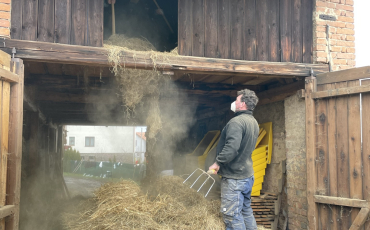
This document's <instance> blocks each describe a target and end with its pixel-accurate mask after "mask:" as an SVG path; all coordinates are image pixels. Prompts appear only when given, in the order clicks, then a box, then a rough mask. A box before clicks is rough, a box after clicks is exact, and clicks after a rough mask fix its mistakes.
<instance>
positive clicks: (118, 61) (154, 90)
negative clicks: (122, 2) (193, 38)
mask: <svg viewBox="0 0 370 230" xmlns="http://www.w3.org/2000/svg"><path fill="white" fill-rule="evenodd" d="M104 44H105V45H104V47H105V48H106V49H107V50H108V61H109V62H110V63H111V64H112V72H113V73H114V74H115V76H116V78H117V80H118V82H119V89H120V93H121V97H122V103H123V104H124V106H125V107H126V117H127V118H130V117H131V116H133V115H134V114H135V108H136V106H137V105H139V104H143V103H144V102H147V104H148V105H149V108H150V109H149V111H147V114H148V117H147V118H146V122H147V125H149V126H150V127H151V128H150V129H149V133H148V137H149V138H155V136H156V135H157V133H158V132H160V130H161V128H162V121H161V115H160V108H159V98H160V94H161V91H160V88H161V86H163V85H164V84H166V81H168V80H170V78H169V77H165V76H164V75H163V74H162V73H161V72H159V71H157V68H160V66H159V65H158V64H157V63H158V61H160V62H162V63H167V62H168V60H169V58H170V57H171V56H176V55H178V53H177V49H174V50H173V51H171V52H170V53H168V52H158V51H156V49H155V47H154V46H153V45H152V44H151V43H150V42H149V41H148V40H146V39H144V38H128V37H126V36H124V35H122V34H116V35H112V36H111V37H110V38H109V39H108V40H106V41H104ZM127 51H130V54H131V55H132V58H133V59H134V60H135V57H136V55H137V54H139V53H140V54H141V55H144V56H145V57H147V58H148V59H150V60H151V61H152V64H153V66H154V68H153V70H143V69H130V68H125V58H124V55H122V54H125V55H128V54H127ZM148 98H149V100H147V99H148Z"/></svg>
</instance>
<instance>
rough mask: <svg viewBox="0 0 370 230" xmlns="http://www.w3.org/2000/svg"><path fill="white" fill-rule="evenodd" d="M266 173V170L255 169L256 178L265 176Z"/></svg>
mask: <svg viewBox="0 0 370 230" xmlns="http://www.w3.org/2000/svg"><path fill="white" fill-rule="evenodd" d="M265 174H266V172H265V170H261V171H258V172H256V171H254V179H256V178H260V177H261V176H264V175H265Z"/></svg>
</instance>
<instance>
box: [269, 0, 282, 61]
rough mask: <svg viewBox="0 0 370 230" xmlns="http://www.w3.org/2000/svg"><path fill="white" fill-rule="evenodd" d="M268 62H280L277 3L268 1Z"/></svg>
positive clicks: (274, 0)
mask: <svg viewBox="0 0 370 230" xmlns="http://www.w3.org/2000/svg"><path fill="white" fill-rule="evenodd" d="M268 8H269V12H268V26H269V58H268V60H269V61H280V43H279V25H280V24H279V19H280V18H279V13H280V12H279V1H276V0H270V1H269V4H268Z"/></svg>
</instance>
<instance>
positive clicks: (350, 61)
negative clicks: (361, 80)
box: [348, 60, 356, 66]
mask: <svg viewBox="0 0 370 230" xmlns="http://www.w3.org/2000/svg"><path fill="white" fill-rule="evenodd" d="M348 65H350V66H356V61H355V60H348Z"/></svg>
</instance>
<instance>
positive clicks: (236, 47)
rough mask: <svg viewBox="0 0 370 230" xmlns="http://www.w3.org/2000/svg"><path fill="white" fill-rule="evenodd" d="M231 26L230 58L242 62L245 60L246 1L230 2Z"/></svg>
mask: <svg viewBox="0 0 370 230" xmlns="http://www.w3.org/2000/svg"><path fill="white" fill-rule="evenodd" d="M230 25H231V27H230V30H231V31H230V33H231V36H230V58H231V59H238V60H242V59H244V57H243V54H244V51H243V50H244V46H243V29H244V0H233V1H231V2H230Z"/></svg>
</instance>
